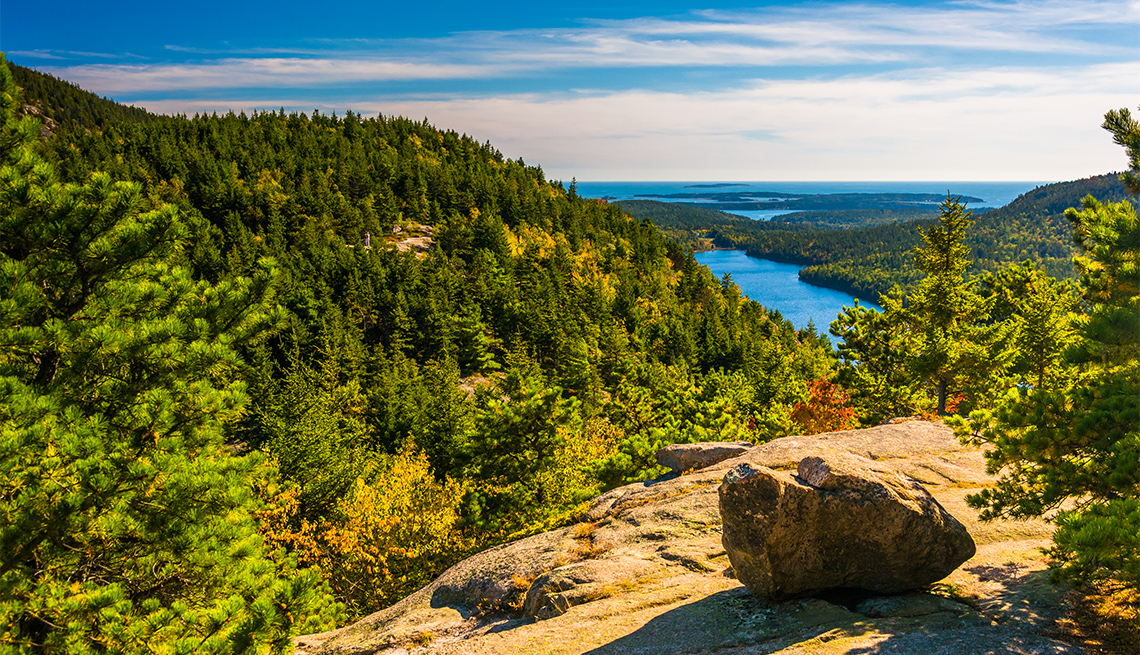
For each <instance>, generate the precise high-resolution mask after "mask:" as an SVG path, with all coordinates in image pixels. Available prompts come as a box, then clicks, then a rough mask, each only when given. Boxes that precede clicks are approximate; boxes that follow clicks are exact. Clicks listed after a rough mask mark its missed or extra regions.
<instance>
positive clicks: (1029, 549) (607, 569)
mask: <svg viewBox="0 0 1140 655" xmlns="http://www.w3.org/2000/svg"><path fill="white" fill-rule="evenodd" d="M820 448H830V449H832V450H840V451H844V452H849V453H853V454H856V455H860V456H863V457H866V458H868V459H871V460H874V461H876V462H883V463H886V464H889V465H891V466H893V467H894V468H895V469H897V470H899V471H900V472H901V473H902V474H903V475H906V476H908V477H910V478H913V479H916V480H918V481H919V482H921V483H922V484H923V485H924V486H925V487H926V488H927V489H928V490H929V491H930V493H931V494H932V495H933V496H934V497H935V498H936V499H937V500H938V502H939V503H940V504H941V505H942V506H943V507H945V508H946V509H947V511H949V512H950V513H951V514H953V515H954V516H955V517H957V518H958V520H959V521H961V522H962V523H963V524H965V525H966V527H967V528H968V529H969V531H970V533H971V535H973V537H974V540H975V542H976V543H977V553H976V554H975V555H974V557H973V558H971V559H970V560H969V561H967V562H966V563H965V564H964V565H963V566H962V567H960V568H959V569H957V570H956V571H954V572H953V573H952V574H951V575H950V576H949V577H948V578H947V579H946V580H945V581H943V582H941V583H938V584H936V585H933V586H932V587H931V588H930V589H929V590H927V592H926V595H922V594H912V595H908V596H898V597H880V596H875V595H871V594H865V595H864V596H854V597H831V596H825V597H821V598H801V599H795V600H790V601H784V602H775V601H771V600H765V599H761V598H758V597H756V596H755V595H753V594H751V593H749V592H748V590H747V589H746V588H745V587H744V585H742V584H741V583H740V582H739V581H738V580H736V579H735V578H734V577H733V576H732V571H731V567H730V566H729V562H728V558H727V556H726V555H725V552H724V548H723V547H722V546H721V526H720V512H719V508H718V497H717V488H718V486H719V485H720V481H721V479H722V478H723V477H724V474H725V472H726V471H728V470H729V469H731V468H732V467H734V466H736V465H738V464H740V463H743V462H748V463H749V464H750V465H752V466H754V467H759V466H764V467H767V468H771V469H774V470H783V471H790V470H794V469H795V468H796V465H797V464H798V462H799V461H800V460H801V459H803V458H804V456H805V454H807V453H809V452H812V451H817V450H818V449H820ZM992 483H993V479H992V478H991V477H989V476H987V475H986V472H985V461H984V459H983V457H982V454H981V452H980V451H978V450H977V449H973V448H967V447H963V446H961V445H960V444H959V443H958V442H957V440H956V439H954V437H953V435H952V434H951V433H950V430H949V429H947V428H945V427H943V426H942V425H940V424H934V423H927V422H922V421H910V422H906V423H901V424H897V425H886V426H880V427H876V428H871V429H869V430H858V431H847V432H835V433H829V434H822V435H814V436H797V437H787V438H784V439H778V440H776V441H772V442H769V443H766V444H763V445H760V446H757V447H756V448H753V449H751V450H749V451H748V452H746V453H745V454H744V455H742V456H740V457H737V458H734V459H731V460H726V461H724V462H720V463H719V464H715V465H712V466H710V467H709V468H707V469H704V470H700V471H695V472H692V473H689V474H688V475H683V476H671V477H669V478H667V479H661V480H656V481H650V482H646V483H642V484H634V485H629V486H626V487H621V488H619V489H614V490H613V491H610V492H608V493H606V494H604V495H603V496H601V497H599V498H598V499H596V500H595V502H594V505H593V507H592V508H591V509H590V511H589V512H588V513H587V514H586V515H585V516H583V517H582V521H583V522H582V523H579V524H576V525H571V526H567V527H565V528H561V529H558V530H554V531H551V532H547V533H543V534H539V535H535V536H533V537H529V538H527V539H523V540H521V541H518V542H514V543H511V544H507V545H504V546H501V547H499V548H496V549H493V550H491V551H487V552H485V553H481V554H479V555H476V556H474V557H472V558H470V559H468V560H465V561H464V562H461V563H459V564H457V565H455V566H454V567H452V568H451V569H449V570H448V571H447V572H445V573H444V574H443V575H442V576H440V578H439V579H437V580H436V581H435V582H433V583H432V584H430V585H428V586H427V587H425V588H424V589H421V590H420V591H418V592H416V593H414V594H412V595H411V596H409V597H408V598H405V599H404V600H402V601H400V602H399V603H397V604H396V605H394V606H392V607H390V608H388V609H386V610H383V611H381V612H377V613H376V614H373V615H371V616H368V617H366V618H364V619H362V620H361V621H359V622H357V623H356V624H353V625H351V626H348V627H345V628H342V629H340V630H337V631H335V632H332V633H324V634H320V635H307V636H305V637H300V638H298V639H297V643H298V651H297V652H298V653H302V654H305V653H309V654H311V653H315V652H317V651H320V652H322V653H329V654H332V653H344V654H347V653H360V654H364V653H384V654H385V655H396V654H401V655H402V654H405V653H433V654H434V653H440V654H446V655H458V654H461V653H462V654H466V653H471V654H476V653H478V654H484V653H487V654H504V655H505V654H507V653H520V654H521V653H535V654H539V653H542V654H546V653H551V654H562V655H572V654H581V653H589V654H591V655H622V654H629V655H633V654H645V655H658V654H661V653H692V654H694V655H695V654H697V653H709V652H715V653H717V655H736V654H740V655H744V654H745V653H748V654H758V653H781V654H784V655H792V654H796V655H800V654H807V653H819V654H825V653H826V654H833V653H850V654H852V655H854V654H856V653H859V654H865V653H872V652H874V653H913V654H916V655H917V654H927V653H934V654H940V655H959V654H960V655H966V654H970V655H973V654H974V653H987V652H988V653H1011V652H1012V653H1080V652H1082V651H1081V650H1080V649H1079V648H1077V647H1075V646H1072V645H1069V644H1066V643H1064V642H1061V641H1057V640H1056V639H1053V638H1050V637H1049V636H1047V635H1051V634H1054V633H1055V629H1056V625H1057V623H1056V621H1057V619H1058V618H1060V617H1061V616H1062V615H1063V614H1062V610H1061V596H1062V594H1063V593H1064V590H1063V589H1057V588H1055V587H1052V586H1050V585H1049V584H1048V583H1047V582H1046V580H1047V578H1048V573H1047V571H1046V570H1045V563H1044V560H1043V556H1042V554H1041V552H1040V548H1041V547H1042V546H1046V545H1048V544H1049V543H1050V542H1049V536H1050V534H1051V527H1050V526H1049V525H1048V524H1046V523H1044V522H1041V521H1017V522H1012V521H994V522H992V523H985V524H981V523H979V522H978V521H977V513H976V512H975V511H974V510H972V509H970V508H969V507H967V506H966V504H965V501H964V497H965V495H966V494H967V493H971V492H973V491H976V490H977V489H978V488H981V487H984V486H986V485H989V484H992ZM484 596H488V597H495V596H498V598H499V601H498V603H497V604H498V606H499V607H500V608H505V609H506V610H507V611H505V612H502V611H492V612H481V611H480V609H479V605H480V604H482V603H483V601H482V598H483V597H484ZM488 602H489V601H488ZM514 607H517V608H518V610H517V611H516V610H514V609H512V608H514ZM864 612H865V613H864ZM540 616H541V617H547V618H542V619H541V620H539V619H537V618H536V617H540Z"/></svg>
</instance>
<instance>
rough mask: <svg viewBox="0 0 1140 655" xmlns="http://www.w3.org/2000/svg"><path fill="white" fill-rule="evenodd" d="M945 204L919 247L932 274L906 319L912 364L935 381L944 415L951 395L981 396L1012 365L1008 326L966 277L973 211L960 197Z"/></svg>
mask: <svg viewBox="0 0 1140 655" xmlns="http://www.w3.org/2000/svg"><path fill="white" fill-rule="evenodd" d="M940 207H941V210H942V213H941V215H940V216H939V218H938V224H937V225H932V226H930V227H929V228H927V229H926V231H925V232H924V233H923V235H922V242H923V244H925V246H924V247H923V246H920V247H918V248H916V249H915V254H914V260H915V264H916V266H918V268H919V270H921V271H922V272H923V273H925V275H926V277H924V278H923V279H922V281H921V282H919V283H918V285H917V286H916V287H915V288H914V290H913V291H912V292H911V293H910V294H909V295H908V296H907V301H908V305H907V307H906V309H905V311H904V312H903V313H902V318H903V320H905V321H906V322H907V323H908V324H909V327H910V336H911V357H910V362H909V366H908V368H909V370H910V371H911V373H912V375H914V376H916V377H917V378H918V380H919V381H920V382H927V383H933V385H934V387H935V388H936V393H937V398H938V405H937V408H936V410H935V411H936V412H937V413H938V414H940V415H942V414H945V413H946V397H947V393H965V394H969V396H971V397H976V396H977V395H979V394H981V393H984V392H985V391H986V389H987V388H988V387H989V384H990V383H991V382H992V381H993V379H994V377H995V374H996V373H997V371H998V370H1000V369H1002V368H1003V367H1004V366H1005V364H1006V362H1005V358H1006V356H1007V354H1006V350H1007V348H1006V345H1005V343H1004V342H1005V340H1006V336H1007V334H1006V333H1007V332H1008V330H1006V329H1005V327H1006V326H1004V325H1002V324H1000V323H996V324H995V323H989V322H988V319H989V305H990V303H989V302H987V301H986V300H985V299H983V298H982V297H981V296H980V295H979V294H978V293H977V292H976V291H975V289H974V287H975V282H974V280H972V279H966V278H965V277H964V273H965V271H966V269H967V268H968V267H969V261H968V260H967V259H966V253H967V248H966V245H965V243H964V241H965V236H966V230H967V228H969V226H970V220H969V218H970V212H968V211H966V208H965V205H963V204H962V203H961V202H960V200H959V199H956V198H947V199H946V200H945V201H944V202H943V203H942V204H941V205H940Z"/></svg>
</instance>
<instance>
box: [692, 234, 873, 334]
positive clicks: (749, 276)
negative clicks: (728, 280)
mask: <svg viewBox="0 0 1140 655" xmlns="http://www.w3.org/2000/svg"><path fill="white" fill-rule="evenodd" d="M696 258H697V262H699V263H701V264H704V265H705V266H708V267H709V270H710V271H712V272H713V275H716V276H717V277H718V278H720V277H723V276H724V274H725V273H728V274H729V275H731V276H732V281H733V282H735V283H736V286H738V287H740V290H741V292H743V293H744V295H746V296H748V297H749V298H751V299H752V300H755V301H756V302H758V303H760V304H761V305H764V306H765V307H768V308H769V309H778V310H780V313H781V314H783V316H784V318H786V319H788V320H789V321H791V322H792V325H794V326H796V327H797V328H803V327H807V324H808V321H813V322H814V323H815V327H816V331H817V332H820V333H823V334H827V326H828V325H830V324H831V322H832V321H834V320H835V317H836V316H838V315H839V312H840V310H842V309H843V306H844V305H851V304H853V303H854V300H855V299H854V298H852V297H851V296H849V295H847V294H846V293H843V292H842V291H835V290H834V289H825V288H823V287H817V286H814V285H811V284H808V283H807V282H801V281H800V277H799V273H800V267H799V266H797V265H795V264H781V263H780V262H773V261H769V260H767V259H757V258H755V257H749V256H748V255H746V254H744V252H743V251H741V250H710V251H708V252H699V253H697V254H696ZM859 304H860V305H863V306H868V307H873V308H875V309H879V306H878V305H876V304H875V303H872V302H867V301H865V300H862V299H860V300H859Z"/></svg>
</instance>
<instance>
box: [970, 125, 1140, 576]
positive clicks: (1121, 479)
mask: <svg viewBox="0 0 1140 655" xmlns="http://www.w3.org/2000/svg"><path fill="white" fill-rule="evenodd" d="M1126 114H1127V112H1126V111H1124V115H1125V116H1124V118H1123V119H1122V116H1121V112H1110V114H1109V116H1108V117H1107V118H1106V122H1105V125H1106V127H1107V128H1108V129H1110V130H1112V131H1113V133H1114V137H1115V138H1116V140H1117V142H1118V143H1122V144H1126V145H1127V144H1134V143H1136V142H1137V141H1138V140H1140V129H1138V128H1137V126H1136V124H1135V123H1134V122H1129V121H1128V120H1126V118H1127V116H1126ZM1133 154H1134V151H1133V150H1132V149H1130V150H1129V155H1130V157H1132V155H1133ZM1130 163H1131V165H1132V171H1131V172H1132V173H1133V174H1135V173H1136V171H1137V166H1138V162H1137V161H1136V159H1135V158H1132V159H1131V162H1130ZM1082 204H1083V209H1082V210H1080V211H1078V210H1075V209H1072V210H1069V211H1068V212H1066V217H1067V218H1068V219H1069V220H1070V221H1071V222H1072V223H1073V226H1074V239H1075V241H1076V242H1077V244H1078V246H1079V247H1080V249H1081V251H1082V252H1083V253H1085V256H1082V257H1079V258H1077V259H1076V260H1075V263H1076V265H1077V267H1078V268H1079V269H1080V271H1081V286H1082V289H1081V291H1082V296H1083V297H1082V300H1083V303H1082V305H1083V307H1082V309H1083V310H1084V311H1083V313H1082V314H1081V315H1079V316H1077V317H1075V318H1074V319H1073V320H1072V322H1071V325H1072V328H1073V332H1074V334H1072V335H1071V336H1069V335H1065V340H1064V341H1062V343H1069V344H1070V345H1069V347H1068V349H1067V350H1066V351H1065V358H1064V360H1062V361H1059V362H1057V361H1054V362H1050V364H1049V369H1055V368H1057V367H1059V366H1067V367H1068V369H1067V370H1065V371H1063V372H1062V373H1061V374H1049V373H1046V374H1041V373H1038V378H1039V379H1041V380H1042V381H1043V384H1041V385H1039V386H1034V385H1020V386H1016V387H1014V388H1012V389H1010V390H1009V392H1008V393H1007V395H1006V396H1005V398H1003V399H1002V400H1001V401H1000V402H999V403H997V404H996V406H995V407H994V409H993V410H992V411H985V410H978V411H975V412H973V413H971V414H970V420H969V421H968V422H966V421H958V422H957V424H956V430H957V432H958V433H959V434H960V435H961V436H963V438H967V439H972V440H975V441H979V442H982V443H987V444H990V445H991V446H992V449H991V450H989V451H988V452H987V458H988V460H989V462H988V464H989V468H990V470H991V472H994V473H1000V474H1001V479H1000V481H999V483H998V486H997V487H996V488H995V489H991V490H985V491H983V492H982V493H980V494H977V495H975V496H971V497H970V499H969V500H970V502H971V504H972V505H974V506H976V507H979V508H981V509H982V516H983V518H993V517H997V516H1014V517H1024V516H1040V515H1043V514H1046V513H1048V512H1050V511H1053V510H1056V509H1058V508H1061V507H1062V506H1063V504H1064V503H1066V502H1069V503H1071V506H1068V507H1064V508H1063V509H1061V510H1060V511H1058V512H1057V514H1056V516H1055V517H1054V520H1055V522H1056V523H1057V526H1058V528H1057V531H1056V533H1055V535H1054V543H1055V546H1054V548H1053V549H1052V551H1051V554H1052V555H1053V557H1054V562H1055V565H1056V567H1057V568H1056V571H1057V573H1058V574H1059V575H1060V576H1061V577H1064V578H1068V579H1071V580H1076V581H1087V580H1096V579H1101V578H1106V577H1116V578H1118V579H1119V581H1120V582H1122V583H1124V584H1126V585H1129V586H1131V587H1132V588H1133V589H1137V588H1138V587H1140V584H1138V582H1137V580H1138V578H1137V573H1138V571H1140V559H1138V553H1140V544H1138V541H1137V540H1138V537H1137V535H1140V512H1138V511H1137V498H1138V497H1140V428H1138V426H1140V406H1138V405H1137V402H1136V399H1137V398H1138V397H1140V339H1138V335H1140V288H1138V287H1140V269H1138V267H1137V266H1138V259H1140V222H1138V220H1137V215H1136V209H1135V206H1134V205H1133V204H1132V203H1129V202H1118V203H1107V204H1105V203H1101V202H1099V201H1097V200H1095V199H1093V198H1092V197H1091V196H1090V197H1088V198H1085V200H1084V202H1083V203H1082ZM1045 304H1046V305H1048V303H1045ZM1041 313H1047V312H1041ZM1044 332H1046V333H1048V330H1045V331H1044Z"/></svg>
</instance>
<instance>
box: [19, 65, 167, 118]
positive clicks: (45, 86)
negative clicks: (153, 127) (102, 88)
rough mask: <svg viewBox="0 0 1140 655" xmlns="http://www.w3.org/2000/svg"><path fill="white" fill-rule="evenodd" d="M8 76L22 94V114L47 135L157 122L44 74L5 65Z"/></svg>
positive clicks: (143, 112) (147, 114) (148, 115)
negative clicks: (36, 121)
mask: <svg viewBox="0 0 1140 655" xmlns="http://www.w3.org/2000/svg"><path fill="white" fill-rule="evenodd" d="M8 66H9V68H10V69H11V70H12V77H14V78H15V80H16V85H17V86H19V87H20V89H21V90H22V92H23V94H24V113H25V114H32V115H35V116H39V117H40V119H41V120H43V122H44V127H45V128H47V133H52V132H55V131H57V130H70V129H81V130H83V129H86V130H99V129H103V128H104V127H105V126H107V125H110V124H113V123H123V122H133V123H146V122H150V121H156V120H161V119H162V118H164V117H163V116H159V115H157V114H152V113H150V112H148V111H146V110H145V109H141V108H139V107H131V106H129V105H124V104H120V103H118V102H115V101H114V100H111V99H110V98H100V97H99V96H97V95H95V94H94V93H91V92H90V91H84V90H83V89H81V88H79V87H78V86H76V85H74V84H72V83H71V82H67V81H64V80H61V79H59V78H57V77H55V76H53V75H49V74H48V73H41V72H39V71H36V70H33V69H31V68H25V67H24V66H17V65H16V64H13V63H11V62H9V64H8Z"/></svg>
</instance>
